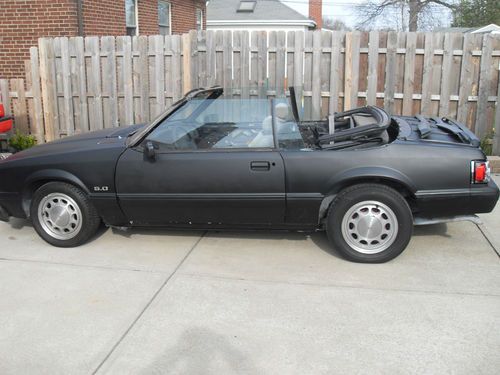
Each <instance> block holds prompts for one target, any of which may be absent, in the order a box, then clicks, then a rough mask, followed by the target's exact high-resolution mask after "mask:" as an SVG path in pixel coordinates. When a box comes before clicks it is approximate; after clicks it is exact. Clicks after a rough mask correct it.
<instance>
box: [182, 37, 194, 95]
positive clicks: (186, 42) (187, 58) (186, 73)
mask: <svg viewBox="0 0 500 375" xmlns="http://www.w3.org/2000/svg"><path fill="white" fill-rule="evenodd" d="M182 74H183V77H182V90H183V93H184V94H185V93H187V92H188V91H190V90H191V89H192V87H191V35H190V34H189V33H188V34H182Z"/></svg>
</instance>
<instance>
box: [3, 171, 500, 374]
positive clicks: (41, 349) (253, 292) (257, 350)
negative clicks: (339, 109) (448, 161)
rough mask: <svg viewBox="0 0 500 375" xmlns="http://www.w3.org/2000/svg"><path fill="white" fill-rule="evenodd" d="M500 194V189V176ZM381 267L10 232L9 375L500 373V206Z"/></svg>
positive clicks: (298, 251)
mask: <svg viewBox="0 0 500 375" xmlns="http://www.w3.org/2000/svg"><path fill="white" fill-rule="evenodd" d="M497 181H498V182H500V178H498V177H497ZM482 219H483V221H484V224H483V225H482V226H479V227H478V226H476V225H474V224H472V223H452V224H448V225H444V224H442V225H434V226H428V227H419V228H415V236H414V237H413V239H412V241H411V243H410V246H409V248H408V249H407V250H406V251H405V252H404V253H403V254H402V255H401V256H400V257H398V258H397V259H395V260H394V261H392V262H390V263H386V264H380V265H362V264H355V263H350V262H347V261H344V260H343V259H341V258H339V257H338V256H337V255H336V254H335V253H334V252H332V251H331V250H330V248H329V246H328V244H327V241H326V238H325V235H324V234H320V233H318V234H313V235H306V234H300V233H201V232H180V233H176V232H169V231H163V230H134V231H131V232H127V233H121V232H113V231H111V230H107V231H103V232H102V233H101V234H100V237H99V238H97V239H95V240H94V241H92V242H91V243H89V244H87V245H85V246H82V247H79V248H76V249H58V248H54V247H51V246H49V245H47V244H45V243H44V242H43V241H42V240H40V239H39V238H38V236H37V235H36V233H35V232H34V230H33V228H31V226H30V225H29V224H28V223H27V222H24V221H19V220H16V221H13V222H11V223H9V224H5V223H1V224H0V241H1V242H0V243H1V246H0V268H1V271H0V296H1V298H0V327H1V329H0V374H2V375H3V374H51V375H52V374H69V373H71V374H92V373H99V374H124V373H126V374H129V373H131V374H136V373H140V374H155V373H157V374H160V373H162V374H167V373H168V374H232V373H244V374H276V373H280V374H332V373H370V374H374V373H375V374H377V373H409V372H411V373H455V374H471V373H473V374H497V373H498V369H499V368H500V355H499V354H498V353H499V351H498V348H499V347H500V258H499V256H498V254H497V253H496V252H495V249H494V247H496V251H500V246H499V245H500V241H499V240H500V237H498V236H499V229H500V207H497V209H496V211H495V212H494V213H492V214H489V215H483V216H482Z"/></svg>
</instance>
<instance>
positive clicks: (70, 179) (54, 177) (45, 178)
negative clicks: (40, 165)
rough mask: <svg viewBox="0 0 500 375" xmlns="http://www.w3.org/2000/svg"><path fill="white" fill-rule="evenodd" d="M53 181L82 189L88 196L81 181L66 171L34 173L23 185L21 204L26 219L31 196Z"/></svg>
mask: <svg viewBox="0 0 500 375" xmlns="http://www.w3.org/2000/svg"><path fill="white" fill-rule="evenodd" d="M54 181H60V182H67V183H69V184H72V185H74V186H76V187H78V188H80V189H82V190H83V191H84V192H85V193H86V194H90V192H89V190H88V188H87V187H86V186H85V184H84V183H83V182H82V180H80V179H79V178H78V177H76V176H75V175H74V174H72V173H70V172H68V171H64V170H61V169H42V170H40V171H36V172H34V173H32V174H31V175H29V176H28V178H27V179H26V180H25V181H24V185H23V191H22V198H23V202H22V203H23V210H24V212H25V213H26V216H27V217H29V211H30V204H31V197H32V196H33V193H34V192H35V191H36V190H37V189H38V188H39V187H40V186H42V185H44V184H46V183H48V182H54Z"/></svg>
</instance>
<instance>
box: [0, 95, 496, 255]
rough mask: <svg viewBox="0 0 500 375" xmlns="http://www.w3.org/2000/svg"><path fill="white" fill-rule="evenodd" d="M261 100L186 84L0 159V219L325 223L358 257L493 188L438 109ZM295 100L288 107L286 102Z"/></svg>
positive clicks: (457, 129) (71, 227) (464, 132)
mask: <svg viewBox="0 0 500 375" xmlns="http://www.w3.org/2000/svg"><path fill="white" fill-rule="evenodd" d="M300 103H301V102H299V101H297V99H296V96H295V90H294V89H293V88H291V89H290V95H289V96H288V97H284V98H274V99H267V98H266V99H259V98H251V99H241V98H234V97H233V98H231V99H226V98H225V97H224V95H223V89H222V88H220V87H213V88H210V89H197V90H193V91H191V92H190V93H188V94H187V95H186V96H185V97H184V98H183V99H182V100H180V101H179V102H177V103H175V104H174V105H173V106H172V107H171V108H169V109H168V110H167V111H166V112H165V113H163V114H162V115H161V116H159V117H158V118H157V119H156V120H154V121H152V122H151V123H150V124H147V125H135V126H131V127H126V128H115V129H106V130H102V131H97V132H93V133H87V134H81V135H77V136H73V137H68V138H64V139H61V140H58V141H55V142H51V143H48V144H44V145H40V146H37V147H34V148H32V149H30V150H27V151H24V152H19V153H16V154H14V155H12V156H10V157H9V158H7V159H6V160H2V161H0V219H2V220H4V221H7V220H9V217H11V216H14V217H20V218H31V220H32V222H33V225H34V227H35V230H36V231H37V232H38V234H39V235H40V236H41V237H42V238H43V239H44V240H46V241H47V242H49V243H51V244H52V245H55V246H62V247H72V246H78V245H80V244H82V243H84V242H85V241H87V240H89V239H90V238H91V237H92V236H93V235H94V233H95V232H96V230H97V229H98V227H99V225H100V223H101V221H103V222H104V223H105V224H106V225H108V226H114V227H131V226H166V227H176V228H179V227H180V228H204V229H217V230H219V229H229V228H233V229H234V228H240V229H288V230H308V231H309V230H326V232H327V234H328V238H329V239H330V241H331V243H332V245H333V247H334V248H335V249H336V250H338V251H339V252H340V253H341V254H342V255H343V256H345V257H346V258H348V259H350V260H353V261H358V262H372V263H375V262H384V261H387V260H390V259H392V258H394V257H395V256H397V255H398V254H400V253H401V252H402V251H403V250H404V249H405V247H406V246H407V244H408V242H409V241H410V238H411V235H412V229H413V225H414V224H426V223H435V222H440V221H448V220H462V219H463V220H467V219H472V218H474V216H473V214H475V213H483V212H490V211H491V210H492V209H493V208H494V206H495V204H496V202H497V200H498V196H499V191H498V188H497V186H496V185H495V183H494V182H493V181H492V180H491V179H490V172H489V168H488V162H487V161H486V157H485V155H484V153H483V152H482V151H481V149H480V148H479V141H478V139H477V138H476V137H475V136H474V134H473V133H472V132H470V131H469V130H468V129H467V128H466V127H464V126H462V125H460V124H458V123H456V122H454V121H452V120H450V119H447V118H423V117H421V116H415V117H397V116H392V117H390V116H388V115H387V113H385V112H384V111H383V110H382V109H379V108H376V107H363V108H359V109H355V110H352V111H347V112H343V113H337V114H335V115H334V116H330V117H329V118H328V119H325V120H324V121H303V120H302V119H301V117H303V116H301V112H302V111H303V110H302V108H301V107H302V106H301V105H300V106H299V105H298V104H300ZM299 107H300V108H299Z"/></svg>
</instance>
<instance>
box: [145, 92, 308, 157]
mask: <svg viewBox="0 0 500 375" xmlns="http://www.w3.org/2000/svg"><path fill="white" fill-rule="evenodd" d="M214 96H215V97H214ZM147 140H148V141H151V142H154V143H155V145H156V146H157V148H158V149H159V150H160V151H187V150H209V149H258V148H274V147H276V143H278V145H279V147H280V148H286V149H300V148H303V147H304V141H303V139H302V136H301V132H300V130H299V127H298V124H297V123H296V122H295V120H294V116H293V111H292V108H291V106H290V104H289V100H288V99H287V98H286V97H283V98H259V97H258V96H255V97H250V98H245V99H243V98H241V97H240V96H236V95H234V96H232V97H228V96H227V95H225V96H224V95H220V96H217V95H208V96H207V95H203V96H202V97H201V98H200V97H199V96H196V97H194V98H192V99H190V100H188V101H186V102H185V103H183V105H181V106H180V107H179V108H178V109H177V110H176V111H175V112H174V113H172V114H171V115H170V116H167V117H166V118H165V119H163V120H162V121H160V122H159V123H158V125H157V126H156V127H155V128H154V129H153V130H152V131H151V133H150V134H149V135H148V136H147Z"/></svg>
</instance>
